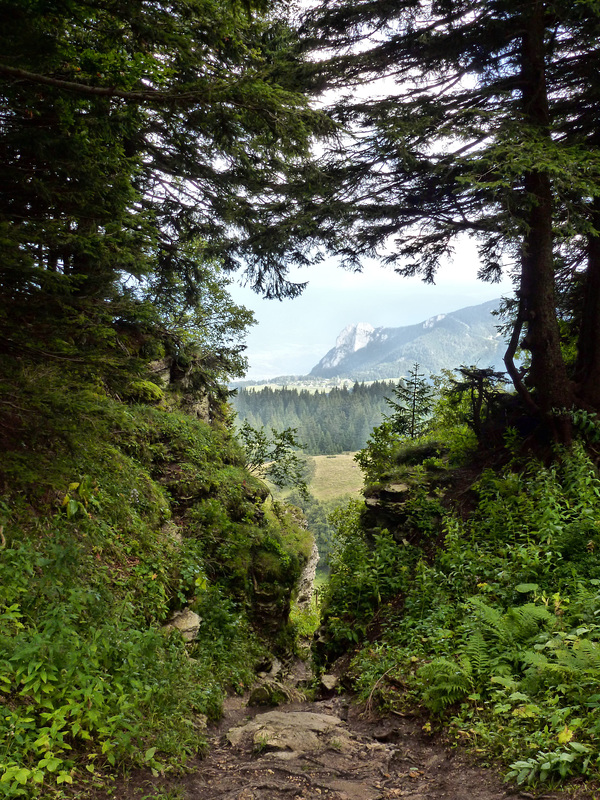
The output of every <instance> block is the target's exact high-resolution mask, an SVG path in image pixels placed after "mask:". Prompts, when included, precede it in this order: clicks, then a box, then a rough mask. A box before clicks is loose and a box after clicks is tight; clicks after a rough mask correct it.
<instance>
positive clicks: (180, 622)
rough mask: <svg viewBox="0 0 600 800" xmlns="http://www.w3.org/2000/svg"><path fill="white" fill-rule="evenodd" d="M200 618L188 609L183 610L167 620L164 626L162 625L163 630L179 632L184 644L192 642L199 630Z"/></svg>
mask: <svg viewBox="0 0 600 800" xmlns="http://www.w3.org/2000/svg"><path fill="white" fill-rule="evenodd" d="M201 622H202V617H199V616H198V614H196V613H195V612H194V611H192V610H191V609H189V608H184V609H183V611H177V612H176V613H175V614H174V615H173V616H172V617H171V619H170V620H169V622H168V623H167V624H166V625H163V630H166V631H171V630H176V631H179V633H180V634H181V636H182V637H183V639H185V641H186V642H192V641H193V640H194V639H195V638H196V637H197V636H198V631H199V630H200V623H201Z"/></svg>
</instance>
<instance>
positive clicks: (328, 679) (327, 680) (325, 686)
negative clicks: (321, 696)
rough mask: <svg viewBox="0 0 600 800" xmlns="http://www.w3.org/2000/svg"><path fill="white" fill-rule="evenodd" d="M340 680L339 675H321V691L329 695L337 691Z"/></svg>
mask: <svg viewBox="0 0 600 800" xmlns="http://www.w3.org/2000/svg"><path fill="white" fill-rule="evenodd" d="M339 682H340V680H339V678H338V677H337V675H327V674H326V675H321V690H322V691H323V692H325V693H327V694H331V692H333V691H335V690H336V689H337V687H338V685H339Z"/></svg>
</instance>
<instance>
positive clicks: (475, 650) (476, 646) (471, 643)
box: [462, 631, 492, 681]
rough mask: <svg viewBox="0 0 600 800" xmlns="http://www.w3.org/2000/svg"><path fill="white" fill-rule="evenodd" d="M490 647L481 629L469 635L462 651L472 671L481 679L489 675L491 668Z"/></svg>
mask: <svg viewBox="0 0 600 800" xmlns="http://www.w3.org/2000/svg"><path fill="white" fill-rule="evenodd" d="M489 650H490V648H489V645H488V643H487V642H486V640H485V638H484V636H483V634H482V633H481V631H475V632H474V633H473V635H472V636H470V637H469V639H468V640H467V643H466V644H465V646H464V648H463V650H462V653H463V655H464V657H465V658H466V659H468V661H469V663H470V665H471V667H470V671H471V672H472V673H473V674H474V676H475V678H477V679H478V680H479V681H480V680H481V678H483V677H484V676H485V677H487V676H488V675H489V672H490V668H491V663H492V662H491V659H490V652H489Z"/></svg>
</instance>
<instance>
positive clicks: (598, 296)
mask: <svg viewBox="0 0 600 800" xmlns="http://www.w3.org/2000/svg"><path fill="white" fill-rule="evenodd" d="M591 222H592V226H593V227H594V229H595V230H597V231H600V198H599V197H596V198H595V199H594V201H593V203H592V209H591ZM575 381H576V384H577V396H578V399H579V403H580V405H581V406H583V407H584V408H587V409H588V410H590V411H600V235H598V234H590V235H589V237H588V243H587V270H586V273H585V278H584V283H583V305H582V310H581V323H580V327H579V338H578V342H577V364H576V368H575Z"/></svg>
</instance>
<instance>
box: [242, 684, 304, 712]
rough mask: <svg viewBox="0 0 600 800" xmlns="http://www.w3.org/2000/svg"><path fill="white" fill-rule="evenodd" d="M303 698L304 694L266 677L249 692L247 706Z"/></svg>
mask: <svg viewBox="0 0 600 800" xmlns="http://www.w3.org/2000/svg"><path fill="white" fill-rule="evenodd" d="M301 700H304V695H303V694H302V693H301V692H299V691H297V690H296V689H294V688H293V687H291V686H286V685H285V684H283V683H281V682H280V681H276V680H273V679H267V680H266V681H264V682H263V683H261V684H260V685H259V686H257V687H256V688H255V689H253V690H252V692H250V697H249V698H248V705H249V706H279V705H281V704H282V703H293V702H297V701H298V702H299V701H301Z"/></svg>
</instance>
